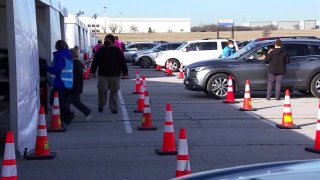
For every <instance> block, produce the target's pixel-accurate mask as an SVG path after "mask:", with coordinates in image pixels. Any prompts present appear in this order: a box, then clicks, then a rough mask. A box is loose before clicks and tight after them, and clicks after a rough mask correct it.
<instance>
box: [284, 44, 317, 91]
mask: <svg viewBox="0 0 320 180" xmlns="http://www.w3.org/2000/svg"><path fill="white" fill-rule="evenodd" d="M283 48H284V50H285V51H287V52H288V55H289V58H290V64H287V73H286V75H285V76H284V78H283V82H282V86H283V87H306V86H307V79H308V75H309V73H310V72H312V69H313V68H315V67H318V66H319V63H318V61H317V59H318V58H317V56H315V55H312V54H311V50H310V48H311V47H310V46H309V45H308V44H306V43H303V44H300V43H291V42H290V43H287V44H284V45H283Z"/></svg>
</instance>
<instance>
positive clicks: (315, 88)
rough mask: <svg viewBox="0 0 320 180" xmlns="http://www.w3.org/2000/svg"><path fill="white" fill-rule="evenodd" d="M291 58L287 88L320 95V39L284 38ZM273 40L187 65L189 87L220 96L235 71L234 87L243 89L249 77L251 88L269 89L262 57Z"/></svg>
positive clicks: (186, 76)
mask: <svg viewBox="0 0 320 180" xmlns="http://www.w3.org/2000/svg"><path fill="white" fill-rule="evenodd" d="M282 41H283V46H282V48H284V49H285V50H286V51H287V52H288V54H289V56H290V59H291V63H290V64H288V65H287V74H286V75H285V77H284V79H283V83H282V87H283V89H285V88H290V89H291V90H299V91H300V92H302V93H306V94H307V93H309V92H311V93H312V94H313V95H314V96H316V97H318V98H320V40H310V39H299V40H298V39H294V40H293V39H282ZM274 42H275V41H274V40H272V41H261V42H256V43H253V44H250V45H247V46H245V47H244V48H242V49H241V50H239V51H238V52H237V53H235V54H234V55H232V56H230V57H229V58H227V59H213V60H208V61H201V62H197V63H194V64H190V65H189V66H187V67H186V68H185V79H184V85H185V88H186V89H188V90H200V91H204V92H205V93H207V94H209V95H210V96H212V97H214V98H218V99H222V98H225V97H226V95H227V84H228V75H232V77H233V84H234V91H235V92H237V91H243V90H244V88H245V82H246V80H250V90H252V91H265V90H266V89H267V67H268V65H267V64H265V62H264V60H260V59H261V57H260V56H261V52H262V50H263V49H268V48H270V47H272V46H273V44H274Z"/></svg>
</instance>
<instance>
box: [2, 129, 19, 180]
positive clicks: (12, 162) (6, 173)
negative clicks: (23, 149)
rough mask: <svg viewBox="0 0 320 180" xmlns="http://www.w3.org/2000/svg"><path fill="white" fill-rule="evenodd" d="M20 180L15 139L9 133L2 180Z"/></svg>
mask: <svg viewBox="0 0 320 180" xmlns="http://www.w3.org/2000/svg"><path fill="white" fill-rule="evenodd" d="M2 179H3V180H16V179H18V173H17V164H16V154H15V147H14V138H13V133H12V132H11V131H9V132H7V136H6V144H5V148H4V157H3V161H2V173H1V180H2Z"/></svg>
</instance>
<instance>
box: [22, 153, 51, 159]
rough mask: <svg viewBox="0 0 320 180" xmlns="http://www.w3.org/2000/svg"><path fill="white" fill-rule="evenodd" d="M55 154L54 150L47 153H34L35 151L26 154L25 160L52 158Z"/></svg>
mask: <svg viewBox="0 0 320 180" xmlns="http://www.w3.org/2000/svg"><path fill="white" fill-rule="evenodd" d="M56 156H57V153H56V152H50V154H48V155H40V156H39V155H36V154H35V153H31V154H30V155H27V157H26V159H27V160H45V159H54V158H55V157H56Z"/></svg>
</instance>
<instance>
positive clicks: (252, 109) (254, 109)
mask: <svg viewBox="0 0 320 180" xmlns="http://www.w3.org/2000/svg"><path fill="white" fill-rule="evenodd" d="M256 110H257V109H256V108H251V109H245V108H240V109H239V111H256Z"/></svg>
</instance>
